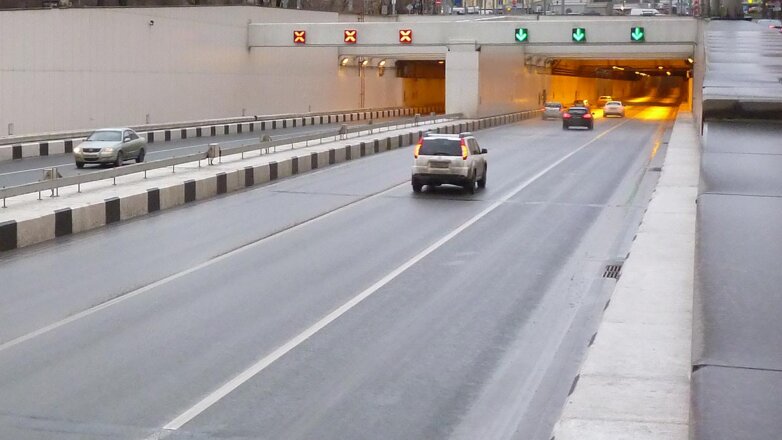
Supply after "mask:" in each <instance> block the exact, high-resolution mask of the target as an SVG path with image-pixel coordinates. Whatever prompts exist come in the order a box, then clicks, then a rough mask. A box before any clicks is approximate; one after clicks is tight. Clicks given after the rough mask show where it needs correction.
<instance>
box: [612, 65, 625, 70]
mask: <svg viewBox="0 0 782 440" xmlns="http://www.w3.org/2000/svg"><path fill="white" fill-rule="evenodd" d="M611 68H612V69H614V70H625V68H624V67H619V66H613V67H611Z"/></svg>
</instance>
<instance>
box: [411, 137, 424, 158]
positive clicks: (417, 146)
mask: <svg viewBox="0 0 782 440" xmlns="http://www.w3.org/2000/svg"><path fill="white" fill-rule="evenodd" d="M423 145H424V141H423V139H419V140H418V143H417V144H415V150H413V156H414V157H415V158H416V159H418V156H419V153H420V152H421V147H422V146H423Z"/></svg>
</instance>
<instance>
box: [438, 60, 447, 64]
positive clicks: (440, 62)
mask: <svg viewBox="0 0 782 440" xmlns="http://www.w3.org/2000/svg"><path fill="white" fill-rule="evenodd" d="M437 64H445V61H443V60H440V61H438V62H437Z"/></svg>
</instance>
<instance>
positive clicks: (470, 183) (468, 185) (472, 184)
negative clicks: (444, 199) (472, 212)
mask: <svg viewBox="0 0 782 440" xmlns="http://www.w3.org/2000/svg"><path fill="white" fill-rule="evenodd" d="M464 190H465V191H467V192H468V193H470V194H475V174H473V175H472V177H470V180H469V181H468V182H467V183H465V184H464Z"/></svg>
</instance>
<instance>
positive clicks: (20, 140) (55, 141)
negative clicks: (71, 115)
mask: <svg viewBox="0 0 782 440" xmlns="http://www.w3.org/2000/svg"><path fill="white" fill-rule="evenodd" d="M432 109H434V108H433V107H424V108H404V109H383V110H376V111H370V112H328V113H323V114H317V115H313V114H307V115H306V116H304V115H301V116H293V115H291V116H263V117H261V116H253V117H250V116H247V117H242V118H233V119H226V120H225V122H224V123H217V120H215V121H214V123H207V122H212V121H195V122H184V123H172V124H169V127H165V126H163V125H159V124H158V125H144V126H133V127H130V128H133V129H134V130H136V132H137V133H138V134H139V136H141V137H143V138H145V139H146V140H147V142H148V143H160V142H171V141H175V140H179V139H190V138H196V137H206V136H224V135H232V134H238V133H248V132H255V131H266V130H273V129H279V128H289V127H297V126H304V125H317V124H328V123H332V122H329V121H335V120H340V121H354V120H355V121H358V120H361V119H364V120H366V119H371V118H372V115H375V116H374V117H376V118H377V117H390V116H391V115H398V116H404V115H412V114H414V113H415V112H421V111H426V110H432ZM324 116H326V117H325V118H324ZM308 118H309V123H306V122H305V120H306V119H308ZM251 119H252V120H251ZM90 132H91V130H90V131H72V132H63V133H59V134H58V133H52V134H41V135H30V136H14V137H6V138H0V161H6V160H14V159H23V158H28V157H39V156H52V155H55V154H67V153H71V152H72V151H73V147H74V146H76V145H78V144H79V143H81V142H82V141H83V140H84V138H85V137H86V136H87V135H88V134H89V133H90Z"/></svg>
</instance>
